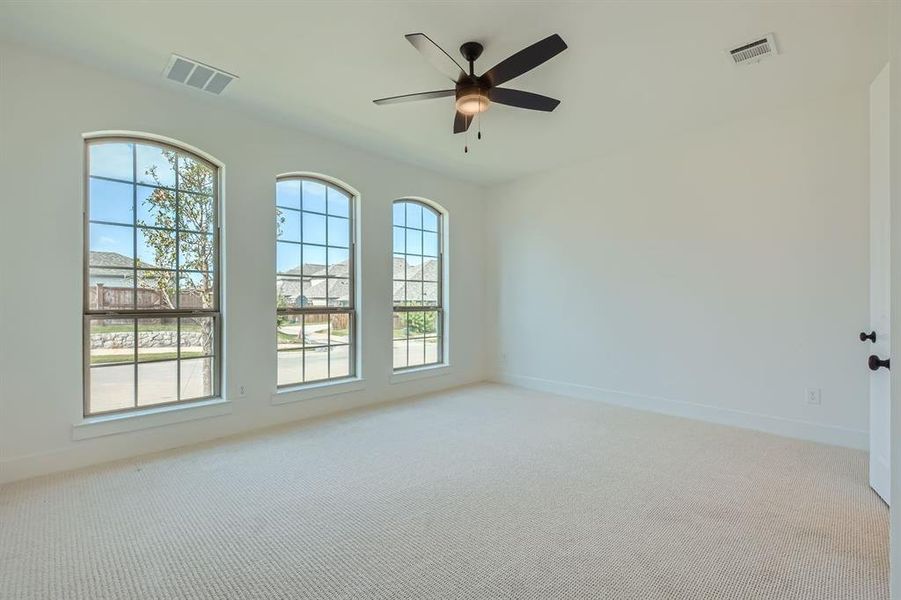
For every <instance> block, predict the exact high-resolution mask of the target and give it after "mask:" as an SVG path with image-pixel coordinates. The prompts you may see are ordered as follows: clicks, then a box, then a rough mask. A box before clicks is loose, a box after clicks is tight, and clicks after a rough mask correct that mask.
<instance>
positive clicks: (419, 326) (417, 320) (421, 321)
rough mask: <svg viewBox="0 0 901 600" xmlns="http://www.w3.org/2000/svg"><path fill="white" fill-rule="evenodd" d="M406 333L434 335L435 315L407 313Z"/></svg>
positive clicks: (432, 313)
mask: <svg viewBox="0 0 901 600" xmlns="http://www.w3.org/2000/svg"><path fill="white" fill-rule="evenodd" d="M407 331H409V332H410V333H411V334H417V335H425V334H428V333H432V334H434V333H435V313H434V312H420V311H410V312H408V313H407Z"/></svg>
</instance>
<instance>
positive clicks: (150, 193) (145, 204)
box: [136, 185, 175, 229]
mask: <svg viewBox="0 0 901 600" xmlns="http://www.w3.org/2000/svg"><path fill="white" fill-rule="evenodd" d="M136 189H137V207H138V215H137V221H138V225H144V226H150V227H163V228H165V229H175V192H173V191H171V190H164V189H162V188H152V187H146V186H143V185H139V186H137V188H136Z"/></svg>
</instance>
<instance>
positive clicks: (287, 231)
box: [275, 208, 300, 242]
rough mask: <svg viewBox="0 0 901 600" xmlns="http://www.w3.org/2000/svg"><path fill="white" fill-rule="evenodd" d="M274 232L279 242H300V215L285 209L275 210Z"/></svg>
mask: <svg viewBox="0 0 901 600" xmlns="http://www.w3.org/2000/svg"><path fill="white" fill-rule="evenodd" d="M275 232H276V235H277V236H278V239H280V240H287V241H291V242H299V241H300V213H299V212H297V211H296V210H288V209H286V208H276V209H275Z"/></svg>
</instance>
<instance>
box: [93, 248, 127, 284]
mask: <svg viewBox="0 0 901 600" xmlns="http://www.w3.org/2000/svg"><path fill="white" fill-rule="evenodd" d="M91 265H92V266H91V269H90V273H89V275H88V285H89V286H91V287H94V286H96V285H97V284H100V285H103V286H105V287H111V288H115V287H127V288H130V287H131V285H132V280H133V279H134V272H133V271H131V270H128V271H126V270H124V269H132V268H133V267H134V261H133V260H132V259H131V258H128V257H127V256H123V255H121V254H119V253H118V252H93V251H92V252H91Z"/></svg>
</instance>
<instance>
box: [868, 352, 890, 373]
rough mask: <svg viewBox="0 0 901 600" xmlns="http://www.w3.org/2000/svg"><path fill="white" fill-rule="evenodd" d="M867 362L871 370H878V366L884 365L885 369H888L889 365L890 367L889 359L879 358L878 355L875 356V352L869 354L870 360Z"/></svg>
mask: <svg viewBox="0 0 901 600" xmlns="http://www.w3.org/2000/svg"><path fill="white" fill-rule="evenodd" d="M868 363H869V365H870V370H871V371H878V370H879V367H885V368H886V369H890V368H891V367H890V363H891V359H889V358H886V359H885V360H882V359H881V358H879V357H878V356H876V355H875V354H871V355H870V360H869V361H868Z"/></svg>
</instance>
